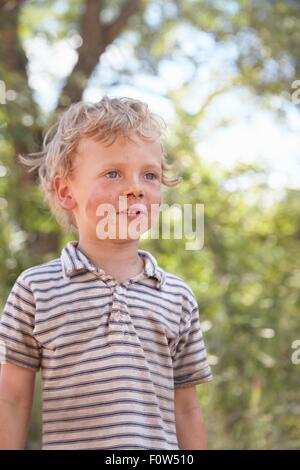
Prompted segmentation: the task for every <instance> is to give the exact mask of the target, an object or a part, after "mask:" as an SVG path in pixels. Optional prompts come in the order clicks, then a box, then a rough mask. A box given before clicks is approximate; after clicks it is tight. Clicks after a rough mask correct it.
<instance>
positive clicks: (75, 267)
mask: <svg viewBox="0 0 300 470" xmlns="http://www.w3.org/2000/svg"><path fill="white" fill-rule="evenodd" d="M77 245H78V241H77V240H72V241H70V242H69V243H68V244H67V245H66V246H65V248H63V250H62V252H61V263H62V271H63V276H64V278H70V277H72V276H74V275H76V274H78V273H80V272H86V271H90V272H94V273H96V274H97V275H98V276H99V277H101V278H102V279H103V280H107V279H111V277H110V276H109V275H107V274H106V273H105V271H104V270H103V269H101V268H98V267H96V266H94V265H93V264H92V263H91V262H90V260H89V259H88V258H87V257H86V256H85V255H84V254H83V253H82V252H81V251H80V250H79V249H78V248H77ZM138 253H139V255H141V256H142V257H143V259H144V262H145V266H144V270H143V272H142V273H140V275H138V276H136V277H134V278H133V279H135V280H139V279H141V278H143V277H153V278H155V279H156V280H157V283H156V287H157V289H163V286H164V284H165V282H166V276H165V273H164V271H163V270H162V269H161V268H160V267H159V266H158V264H157V261H156V259H155V257H154V256H153V255H151V254H150V253H149V252H148V251H145V250H140V249H139V250H138Z"/></svg>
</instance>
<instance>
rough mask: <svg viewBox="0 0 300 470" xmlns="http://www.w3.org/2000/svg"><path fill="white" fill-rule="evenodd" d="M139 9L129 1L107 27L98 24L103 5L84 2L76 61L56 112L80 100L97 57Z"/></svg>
mask: <svg viewBox="0 0 300 470" xmlns="http://www.w3.org/2000/svg"><path fill="white" fill-rule="evenodd" d="M139 5H140V0H128V1H127V2H126V3H125V4H124V6H123V7H122V9H121V11H120V14H119V15H118V17H117V18H116V19H115V20H114V21H112V22H111V23H110V24H108V25H103V24H102V23H101V20H100V14H101V11H102V8H103V5H102V1H101V0H86V8H85V11H84V13H83V16H82V19H81V38H82V45H81V46H80V48H79V49H78V61H77V63H76V65H75V67H74V69H73V71H72V73H71V75H70V76H69V78H68V80H67V83H66V85H65V86H64V88H63V90H62V93H61V96H60V99H59V104H58V109H62V108H65V107H66V106H68V105H69V104H70V103H73V102H76V101H79V100H80V99H81V97H82V93H83V91H84V89H85V88H86V85H87V82H88V80H89V78H90V76H91V74H92V72H93V70H94V68H95V67H96V65H97V64H98V62H99V57H100V56H101V54H103V52H104V51H105V49H106V47H107V46H108V45H109V44H111V43H112V42H113V40H114V39H115V38H116V37H117V36H118V35H119V34H120V33H121V31H122V30H123V29H124V28H125V27H126V25H127V23H128V20H129V18H130V16H132V15H133V14H134V13H135V12H136V11H137V10H138V8H139Z"/></svg>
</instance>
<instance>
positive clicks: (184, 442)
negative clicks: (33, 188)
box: [0, 97, 212, 450]
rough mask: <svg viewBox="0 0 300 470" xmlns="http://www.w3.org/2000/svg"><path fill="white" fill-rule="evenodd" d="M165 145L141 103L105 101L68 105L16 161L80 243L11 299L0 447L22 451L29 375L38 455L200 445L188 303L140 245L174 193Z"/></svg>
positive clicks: (207, 374) (21, 282) (205, 375)
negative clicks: (37, 400)
mask: <svg viewBox="0 0 300 470" xmlns="http://www.w3.org/2000/svg"><path fill="white" fill-rule="evenodd" d="M161 140H162V123H161V121H160V119H159V118H158V116H156V115H155V114H153V113H151V112H150V111H149V109H148V107H147V105H146V104H145V103H143V102H140V101H137V100H133V99H129V98H114V99H110V98H108V97H104V98H103V99H102V100H101V101H100V102H99V103H96V104H87V103H83V102H79V103H76V104H74V105H72V106H71V107H70V108H69V109H68V110H67V111H66V112H65V113H64V114H63V116H62V117H61V119H60V121H59V123H58V125H56V127H55V128H54V129H53V132H52V134H51V133H50V134H49V133H48V135H47V136H46V138H45V142H44V147H43V151H42V152H41V153H40V154H39V155H38V158H37V157H35V158H27V159H25V158H24V157H23V159H22V160H23V162H25V163H27V164H28V165H31V166H32V168H37V167H38V168H39V176H40V183H41V186H42V189H43V190H44V194H45V200H46V201H47V203H48V204H49V206H50V208H51V210H52V212H53V213H54V214H55V216H56V217H57V220H58V221H59V222H60V223H61V225H62V226H63V227H64V229H65V230H66V231H68V232H71V231H72V232H76V233H77V234H78V241H76V240H74V241H71V242H70V243H68V244H67V246H66V247H65V248H64V249H63V250H62V253H61V256H60V257H59V258H57V259H54V260H52V261H50V262H46V263H44V264H41V265H39V266H34V267H32V268H29V269H26V270H25V271H24V272H23V273H21V274H20V276H19V277H18V279H17V280H16V282H15V284H14V286H13V288H12V291H11V293H10V295H9V297H8V299H7V302H6V305H5V308H4V312H3V315H2V318H1V323H0V355H1V363H2V365H1V381H0V448H1V449H24V446H25V443H26V436H27V432H28V423H29V418H30V414H31V407H32V398H33V389H34V381H35V373H36V372H37V371H38V370H41V374H42V383H43V446H42V448H43V449H48V450H49V449H58V450H59V449H135V450H139V449H204V448H205V447H206V443H205V431H204V424H203V417H202V414H201V411H200V408H199V404H198V399H197V394H196V388H195V385H196V384H199V383H203V382H207V381H209V380H211V378H212V374H211V370H210V367H209V365H208V361H207V354H206V349H205V345H204V342H203V337H202V332H201V327H200V322H199V311H198V305H197V301H196V298H195V296H194V294H193V292H192V290H191V289H190V288H189V287H188V286H187V285H186V283H185V282H184V281H183V280H182V279H180V278H179V277H177V276H175V275H173V274H170V273H168V272H165V271H164V270H163V269H162V268H160V267H159V266H158V264H157V262H156V259H155V258H154V257H153V255H151V254H150V253H149V252H146V251H144V250H140V249H139V248H138V241H139V236H140V234H139V233H137V230H136V229H137V227H138V225H139V224H140V225H139V226H140V227H143V229H142V231H145V230H148V229H149V228H150V227H151V225H152V223H153V217H152V212H151V209H152V207H154V208H155V207H156V208H157V207H159V206H160V204H161V185H162V184H165V185H167V186H171V185H174V184H176V183H177V182H178V179H176V178H171V177H168V176H167V175H166V174H165V172H166V170H168V169H169V168H170V167H169V166H168V164H167V163H166V161H165V156H164V151H163V144H162V142H161ZM124 202H125V206H124ZM103 208H104V209H105V211H104V210H103ZM110 209H113V210H114V213H113V212H112V211H110ZM107 212H108V213H109V217H107V216H106V217H105V214H107ZM154 212H155V211H154ZM150 213H151V215H149V214H150ZM155 213H156V215H157V210H156V212H155ZM105 223H106V226H107V225H109V224H110V228H112V227H113V228H114V229H115V231H114V230H110V233H109V236H105V229H104V226H105ZM132 227H134V228H135V230H133V229H132ZM124 230H125V232H124ZM122 231H123V234H122V233H121V232H122ZM106 235H107V233H106ZM111 235H113V236H111Z"/></svg>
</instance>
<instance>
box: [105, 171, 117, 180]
mask: <svg viewBox="0 0 300 470" xmlns="http://www.w3.org/2000/svg"><path fill="white" fill-rule="evenodd" d="M111 174H114V175H118V172H117V171H116V170H112V171H108V172H107V173H106V175H105V176H107V175H111ZM115 178H116V176H112V177H110V176H109V179H115Z"/></svg>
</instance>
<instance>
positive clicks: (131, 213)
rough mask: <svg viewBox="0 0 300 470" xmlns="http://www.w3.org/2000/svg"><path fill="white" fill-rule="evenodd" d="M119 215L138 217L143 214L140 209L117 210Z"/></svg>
mask: <svg viewBox="0 0 300 470" xmlns="http://www.w3.org/2000/svg"><path fill="white" fill-rule="evenodd" d="M118 214H119V215H127V217H138V216H141V215H143V214H144V212H142V211H140V210H127V211H121V212H118Z"/></svg>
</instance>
